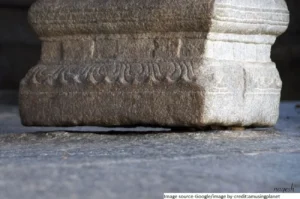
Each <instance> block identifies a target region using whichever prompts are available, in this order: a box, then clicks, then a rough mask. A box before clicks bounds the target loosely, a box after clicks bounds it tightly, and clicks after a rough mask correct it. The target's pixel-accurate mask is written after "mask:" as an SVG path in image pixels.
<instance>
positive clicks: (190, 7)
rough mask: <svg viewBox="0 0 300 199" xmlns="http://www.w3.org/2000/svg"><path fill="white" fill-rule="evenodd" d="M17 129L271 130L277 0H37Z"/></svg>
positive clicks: (279, 20) (285, 17)
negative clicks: (36, 45)
mask: <svg viewBox="0 0 300 199" xmlns="http://www.w3.org/2000/svg"><path fill="white" fill-rule="evenodd" d="M29 18H30V22H31V24H32V26H33V27H34V29H35V31H36V32H37V34H38V35H39V37H40V39H41V40H42V42H43V44H42V55H41V60H40V62H39V64H38V65H37V66H35V67H34V68H33V69H31V70H30V71H29V73H28V74H27V76H26V77H25V78H24V79H23V80H22V82H21V90H20V113H21V118H22V122H23V124H24V125H41V126H72V125H101V126H136V125H143V126H148V125H150V126H172V127H173V126H174V127H176V126H189V127H203V126H209V125H216V126H272V125H274V124H275V123H276V121H277V119H278V111H279V101H280V91H281V87H282V82H281V80H280V77H279V74H278V71H277V69H276V66H275V64H274V63H273V62H272V61H271V59H270V51H271V46H272V44H273V43H274V42H275V39H276V37H277V36H278V35H280V34H282V33H283V32H284V31H285V30H286V28H287V26H288V22H289V12H288V9H287V6H286V3H285V1H284V0H276V1H274V0H264V1H261V0H252V1H248V0H247V1H246V0H243V1H241V0H230V1H229V0H214V1H212V0H201V1H193V0H175V1H174V0H172V1H171V0H163V1H161V0H160V1H158V0H147V1H138V0H131V1H117V0H108V1H96V0H91V1H74V0H64V1H62V0H61V1H59V0H57V1H46V0H39V1H37V2H36V3H35V4H34V5H33V6H32V7H31V10H30V13H29Z"/></svg>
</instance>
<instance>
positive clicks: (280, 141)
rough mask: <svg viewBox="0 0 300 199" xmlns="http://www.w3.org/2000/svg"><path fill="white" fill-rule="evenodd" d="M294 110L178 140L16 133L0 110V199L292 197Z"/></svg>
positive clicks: (10, 117)
mask: <svg viewBox="0 0 300 199" xmlns="http://www.w3.org/2000/svg"><path fill="white" fill-rule="evenodd" d="M0 95H1V92H0ZM0 99H1V98H0ZM0 103H1V102H0ZM297 104H298V105H297ZM299 104H300V102H296V103H283V104H281V111H280V119H279V121H278V123H277V125H276V127H275V128H268V129H247V130H246V131H209V132H205V131H199V132H187V131H185V133H182V132H170V129H160V130H159V131H160V132H162V130H164V131H169V132H164V133H160V132H155V131H157V129H154V128H135V129H128V128H102V127H86V126H85V127H67V128H66V127H24V126H22V125H21V123H20V118H19V115H18V107H17V106H15V105H14V106H7V105H1V104H0V182H1V183H0V198H1V199H2V198H5V199H6V198H9V199H20V198H22V199H33V198H43V199H53V198H55V199H61V198H62V199H65V198H74V199H76V198H89V199H93V198H95V199H99V198H101V199H102V198H105V199H120V198H122V199H133V198H139V199H152V198H155V199H156V198H163V197H162V195H163V193H165V192H189V193H194V192H195V193H199V192H205V193H206V192H208V193H211V192H212V193H215V192H217V193H219V192H221V193H222V192H224V193H227V192H239V193H253V192H258V193H273V192H274V188H285V187H286V188H288V187H291V184H292V183H293V184H294V188H295V190H294V191H295V192H300V175H299V162H300V145H299V142H300V107H299ZM298 107H299V108H298ZM133 131H134V132H133ZM136 131H137V132H138V133H137V132H136ZM145 131H147V132H145Z"/></svg>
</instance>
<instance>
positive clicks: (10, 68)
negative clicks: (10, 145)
mask: <svg viewBox="0 0 300 199" xmlns="http://www.w3.org/2000/svg"><path fill="white" fill-rule="evenodd" d="M262 1H263V0H262ZM32 2H34V0H0V27H1V29H0V90H17V89H18V86H19V82H20V80H21V78H23V77H24V76H25V74H26V72H27V71H28V69H29V68H30V67H32V66H34V65H35V64H36V63H37V61H38V60H39V56H40V49H41V44H40V42H39V40H38V38H37V36H36V35H35V33H34V32H33V30H32V29H31V27H30V26H29V25H28V23H27V13H28V8H29V6H30V4H31V3H32ZM287 3H288V7H289V10H290V13H291V21H290V26H289V28H288V30H287V32H286V33H284V34H283V35H281V36H280V37H279V38H278V39H277V41H276V43H275V45H274V46H273V49H272V59H273V61H275V62H276V64H277V67H278V70H279V72H280V75H281V78H282V80H283V92H282V100H300V66H299V64H300V26H299V25H298V24H300V12H298V10H299V9H300V0H287ZM0 97H1V96H0Z"/></svg>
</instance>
